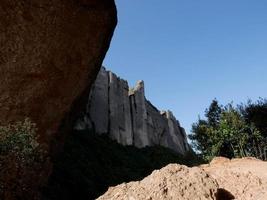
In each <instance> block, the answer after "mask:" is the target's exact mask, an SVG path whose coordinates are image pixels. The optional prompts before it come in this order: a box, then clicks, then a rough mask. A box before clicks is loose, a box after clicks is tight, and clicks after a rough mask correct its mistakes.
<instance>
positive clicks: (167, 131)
mask: <svg viewBox="0 0 267 200" xmlns="http://www.w3.org/2000/svg"><path fill="white" fill-rule="evenodd" d="M75 129H79V130H85V129H94V130H95V132H96V133H98V134H108V135H109V137H110V138H111V139H113V140H116V141H117V142H118V143H120V144H122V145H134V146H136V147H138V148H143V147H146V146H154V145H161V146H164V147H167V148H170V149H173V150H174V151H176V152H178V153H181V154H185V153H186V152H187V151H188V150H189V145H188V143H187V138H186V133H185V130H184V129H183V128H182V127H180V124H179V122H178V121H177V120H176V118H175V117H174V115H173V114H172V112H171V111H161V112H160V111H159V110H158V109H157V108H156V107H155V106H153V104H151V103H150V102H149V101H148V100H146V98H145V89H144V82H143V81H138V83H137V85H136V86H135V88H132V89H129V86H128V83H127V81H125V80H123V79H121V78H119V77H117V76H116V75H115V74H114V73H112V72H109V71H106V69H105V68H102V69H101V70H100V72H99V74H98V77H97V80H96V82H95V84H94V86H93V88H92V90H91V93H90V96H89V100H88V106H87V111H86V115H85V116H84V118H83V119H80V120H78V121H77V124H76V126H75Z"/></svg>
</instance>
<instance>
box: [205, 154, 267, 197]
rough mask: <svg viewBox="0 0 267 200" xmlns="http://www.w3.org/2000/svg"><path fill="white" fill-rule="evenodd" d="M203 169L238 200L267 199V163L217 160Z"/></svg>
mask: <svg viewBox="0 0 267 200" xmlns="http://www.w3.org/2000/svg"><path fill="white" fill-rule="evenodd" d="M201 168H202V169H203V170H204V171H205V172H207V173H208V174H209V175H210V176H211V177H213V178H214V179H216V181H217V183H218V184H219V187H220V188H224V189H225V190H227V191H229V192H231V193H232V194H233V195H234V196H235V198H236V199H238V200H266V199H267V162H263V161H261V160H257V159H255V158H243V159H233V160H229V159H226V158H216V159H214V160H213V161H212V162H211V163H210V164H209V165H204V166H201Z"/></svg>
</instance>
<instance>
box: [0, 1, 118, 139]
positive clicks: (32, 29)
mask: <svg viewBox="0 0 267 200" xmlns="http://www.w3.org/2000/svg"><path fill="white" fill-rule="evenodd" d="M116 22H117V15H116V8H115V3H114V0H49V1H47V0H1V1H0V81H1V83H0V113H1V115H0V125H6V124H8V123H12V122H15V121H21V120H24V119H25V118H26V117H28V118H30V119H31V120H32V121H33V122H35V123H37V127H38V129H39V134H40V135H41V136H42V139H44V140H47V139H50V136H51V135H54V134H55V133H56V132H57V131H58V129H59V126H60V125H61V122H62V120H63V118H68V113H69V111H70V109H71V107H72V106H73V102H74V101H75V100H77V99H79V98H80V96H81V95H82V94H83V95H86V94H87V93H88V91H89V88H90V86H91V83H92V82H93V81H94V80H95V77H96V75H97V72H98V70H99V68H100V67H101V64H102V61H103V59H104V56H105V54H106V52H107V50H108V47H109V44H110V40H111V37H112V35H113V31H114V28H115V26H116ZM76 104H80V103H76ZM79 106H81V105H79ZM68 122H70V120H69V121H68Z"/></svg>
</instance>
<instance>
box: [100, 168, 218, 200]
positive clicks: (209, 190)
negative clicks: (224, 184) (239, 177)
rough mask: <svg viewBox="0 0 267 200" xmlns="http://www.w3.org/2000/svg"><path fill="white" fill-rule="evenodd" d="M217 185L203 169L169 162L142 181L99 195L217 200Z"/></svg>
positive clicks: (148, 198)
mask: <svg viewBox="0 0 267 200" xmlns="http://www.w3.org/2000/svg"><path fill="white" fill-rule="evenodd" d="M217 191H218V184H217V183H216V181H215V180H214V179H213V178H211V177H209V175H208V174H207V173H206V172H205V171H204V170H202V169H200V168H197V167H194V168H188V167H186V166H182V165H177V164H170V165H168V166H167V167H164V168H163V169H161V170H157V171H154V172H153V173H152V174H151V175H150V176H148V177H147V178H145V179H144V180H142V181H140V182H131V183H126V184H122V185H119V186H117V187H112V188H110V189H109V190H108V192H107V193H106V194H105V195H104V196H102V197H100V198H99V200H105V199H109V200H111V199H123V200H124V199H129V200H139V199H147V200H152V199H157V200H161V199H168V200H170V199H183V200H187V199H188V200H193V199H196V197H197V198H198V199H200V200H202V199H213V200H214V199H216V193H217Z"/></svg>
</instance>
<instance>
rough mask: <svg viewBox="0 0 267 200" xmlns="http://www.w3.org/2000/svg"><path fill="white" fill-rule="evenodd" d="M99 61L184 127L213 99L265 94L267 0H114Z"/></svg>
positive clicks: (223, 100) (224, 100)
mask: <svg viewBox="0 0 267 200" xmlns="http://www.w3.org/2000/svg"><path fill="white" fill-rule="evenodd" d="M116 3H117V8H118V17H119V22H118V26H117V29H116V32H115V35H114V38H113V41H112V43H111V47H110V50H109V52H108V54H107V57H106V59H105V61H104V65H105V66H106V68H107V69H109V70H111V71H113V72H115V73H116V74H118V75H119V76H120V77H122V78H124V79H127V80H128V81H129V84H130V85H131V86H133V85H135V82H136V81H137V80H140V79H141V80H144V81H145V86H146V97H147V99H149V100H150V101H151V102H152V103H153V104H154V105H155V106H157V107H158V108H159V109H160V110H166V109H169V110H172V111H173V113H174V114H175V116H176V117H177V119H178V120H179V121H180V122H181V125H182V126H184V127H185V128H186V130H187V132H188V133H189V131H190V129H191V124H192V123H193V122H195V121H196V120H197V119H198V115H200V116H203V114H204V110H205V108H207V107H208V106H209V104H210V102H211V101H212V99H214V98H217V99H218V100H219V102H221V103H222V104H225V103H228V102H231V101H233V102H234V103H240V102H245V101H246V100H247V99H248V98H251V99H252V100H256V99H257V98H258V97H267V1H266V0H117V1H116Z"/></svg>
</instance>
